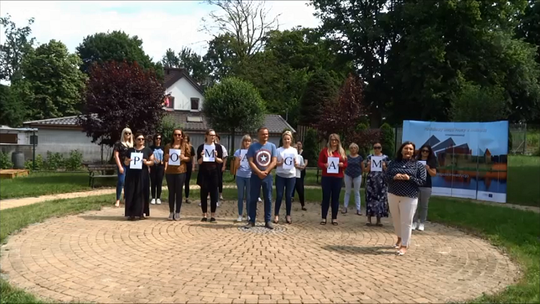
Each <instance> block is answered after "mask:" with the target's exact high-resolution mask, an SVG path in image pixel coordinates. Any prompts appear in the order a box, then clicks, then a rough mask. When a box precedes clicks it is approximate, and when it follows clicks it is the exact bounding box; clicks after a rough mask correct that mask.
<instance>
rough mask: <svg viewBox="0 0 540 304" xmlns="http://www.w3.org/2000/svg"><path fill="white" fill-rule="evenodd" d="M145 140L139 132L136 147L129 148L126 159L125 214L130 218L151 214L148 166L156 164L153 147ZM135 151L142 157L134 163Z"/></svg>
mask: <svg viewBox="0 0 540 304" xmlns="http://www.w3.org/2000/svg"><path fill="white" fill-rule="evenodd" d="M144 142H145V139H144V135H143V134H142V133H137V134H136V135H135V144H134V147H133V148H130V149H128V151H127V152H126V159H125V161H124V164H125V165H126V167H127V173H126V181H125V190H124V191H125V195H126V209H125V216H127V217H128V218H129V220H134V219H136V218H139V219H144V218H145V217H146V216H150V173H149V170H148V167H149V166H152V165H153V164H154V153H153V152H152V149H150V148H149V147H146V146H145V145H144ZM133 153H142V157H141V159H134V162H133V163H132V162H131V157H132V156H133ZM141 161H142V167H141V169H137V168H136V167H135V165H136V162H141Z"/></svg>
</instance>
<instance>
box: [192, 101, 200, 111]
mask: <svg viewBox="0 0 540 304" xmlns="http://www.w3.org/2000/svg"><path fill="white" fill-rule="evenodd" d="M191 111H199V98H191Z"/></svg>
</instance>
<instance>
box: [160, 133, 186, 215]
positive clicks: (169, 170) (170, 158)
mask: <svg viewBox="0 0 540 304" xmlns="http://www.w3.org/2000/svg"><path fill="white" fill-rule="evenodd" d="M172 135H173V138H172V141H171V143H170V144H168V145H167V146H165V157H164V160H165V177H166V178H167V188H168V189H169V221H172V220H175V221H178V220H180V208H182V187H184V183H185V182H186V171H187V169H186V164H187V163H188V162H189V160H190V159H191V154H190V153H191V151H190V149H188V145H187V144H186V143H185V141H184V132H183V131H182V130H181V129H178V128H177V129H174V131H173V134H172ZM175 205H176V208H175Z"/></svg>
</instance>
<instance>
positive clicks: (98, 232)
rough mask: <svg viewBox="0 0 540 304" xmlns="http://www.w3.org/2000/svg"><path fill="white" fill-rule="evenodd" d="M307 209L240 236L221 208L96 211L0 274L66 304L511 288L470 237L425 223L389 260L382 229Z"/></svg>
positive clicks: (397, 297)
mask: <svg viewBox="0 0 540 304" xmlns="http://www.w3.org/2000/svg"><path fill="white" fill-rule="evenodd" d="M259 206H260V207H259V208H261V207H262V204H259ZM307 207H308V211H301V210H299V208H298V204H295V205H294V207H293V212H292V214H293V224H292V225H287V224H284V223H281V224H278V225H276V229H275V230H273V231H270V230H267V229H265V228H263V227H259V226H258V227H255V228H253V229H250V230H247V231H246V230H244V229H242V228H241V226H243V223H242V224H240V223H234V222H233V220H234V219H235V218H236V203H233V202H231V201H226V202H225V203H224V204H223V205H222V206H221V207H220V208H219V209H218V222H217V223H202V222H200V215H201V213H200V207H198V206H197V204H196V203H193V204H190V205H183V207H182V216H183V218H182V219H181V220H180V221H173V222H170V221H166V220H165V218H166V216H168V210H167V209H168V208H167V207H166V206H165V205H160V206H151V216H152V217H151V218H149V219H147V220H143V221H135V222H130V221H126V220H125V219H124V217H123V216H122V215H123V209H121V208H120V209H118V208H104V209H103V210H101V211H92V212H87V213H84V214H80V215H72V216H67V217H62V218H55V219H50V220H47V221H45V222H44V223H39V224H35V225H32V226H30V227H28V228H26V229H23V230H22V231H21V232H20V233H18V234H16V235H14V236H12V237H10V239H9V242H8V243H7V245H4V246H3V247H2V254H1V260H0V263H1V265H2V273H3V275H4V276H5V277H7V279H8V280H9V282H10V283H12V284H13V285H14V286H17V287H20V288H25V289H27V290H28V291H30V292H32V293H34V294H36V295H39V296H41V297H43V298H44V299H46V300H47V299H50V300H56V301H64V302H68V301H95V302H100V303H114V302H117V303H120V302H124V303H125V302H130V303H158V302H162V303H166V302H167V303H388V302H392V303H415V302H416V303H428V302H430V303H442V302H449V301H461V300H467V299H472V298H475V297H478V296H480V295H481V294H482V293H483V292H485V293H488V294H489V293H493V292H497V291H500V290H502V289H503V288H505V286H507V285H510V284H512V283H514V282H515V279H516V276H517V273H518V271H517V270H518V269H517V268H516V266H514V264H513V263H512V262H511V261H510V259H509V258H508V257H506V256H505V255H504V254H501V253H500V252H499V251H498V250H497V249H496V248H494V247H493V246H491V245H489V244H488V243H487V242H485V241H483V240H480V239H478V238H475V237H473V236H471V235H467V234H465V233H462V232H459V231H457V230H454V229H451V228H447V227H445V226H442V225H438V224H432V223H428V224H427V225H426V231H424V232H416V231H415V232H414V234H413V239H412V244H411V248H410V249H409V251H408V253H407V254H406V255H405V256H402V257H398V256H396V255H395V249H393V247H392V246H391V245H392V244H393V242H394V241H395V239H394V236H393V229H392V227H391V225H390V224H389V222H388V220H387V219H385V221H384V222H383V223H384V225H385V226H384V227H366V226H364V222H365V219H364V217H359V216H356V215H354V214H353V213H352V212H350V213H349V214H348V215H346V216H343V215H341V214H340V215H339V222H340V225H339V226H332V225H330V224H328V225H326V226H322V225H319V220H320V207H319V205H318V204H308V205H307ZM283 208H284V207H283ZM283 211H284V210H283Z"/></svg>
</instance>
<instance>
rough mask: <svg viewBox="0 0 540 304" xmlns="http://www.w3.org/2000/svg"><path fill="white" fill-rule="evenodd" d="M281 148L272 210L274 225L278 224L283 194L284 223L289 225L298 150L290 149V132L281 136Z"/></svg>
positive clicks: (291, 139) (278, 153) (278, 151)
mask: <svg viewBox="0 0 540 304" xmlns="http://www.w3.org/2000/svg"><path fill="white" fill-rule="evenodd" d="M281 140H282V142H283V146H282V147H279V148H278V149H277V151H276V153H277V163H276V207H275V208H274V223H275V224H277V223H278V222H279V209H280V208H281V201H282V199H283V194H284V193H283V192H285V208H286V212H287V217H286V222H287V224H291V223H292V220H291V209H292V195H293V191H294V184H295V183H296V167H297V166H298V160H297V158H298V150H296V149H295V148H293V147H291V143H292V141H293V137H292V132H291V131H285V132H283V135H281Z"/></svg>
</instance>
